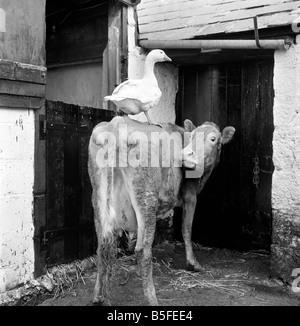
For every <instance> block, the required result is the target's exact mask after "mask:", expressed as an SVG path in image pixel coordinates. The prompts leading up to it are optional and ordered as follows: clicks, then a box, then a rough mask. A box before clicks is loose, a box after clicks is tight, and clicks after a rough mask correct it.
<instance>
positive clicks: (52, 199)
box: [42, 101, 114, 267]
mask: <svg viewBox="0 0 300 326" xmlns="http://www.w3.org/2000/svg"><path fill="white" fill-rule="evenodd" d="M113 116H114V113H113V112H112V111H107V110H100V109H93V108H87V107H80V106H78V105H70V104H65V103H62V102H52V101H47V102H46V225H45V226H44V228H43V230H42V245H43V249H44V251H45V261H46V265H47V266H48V267H49V266H52V265H54V264H60V263H67V262H71V261H73V260H75V259H83V258H86V257H88V256H90V255H93V254H95V248H96V238H95V232H94V221H93V210H92V204H91V191H92V190H91V185H90V180H89V176H88V170H87V162H88V143H89V138H90V135H91V132H92V129H93V127H94V126H95V125H96V124H97V123H99V122H101V121H110V119H111V118H112V117H113Z"/></svg>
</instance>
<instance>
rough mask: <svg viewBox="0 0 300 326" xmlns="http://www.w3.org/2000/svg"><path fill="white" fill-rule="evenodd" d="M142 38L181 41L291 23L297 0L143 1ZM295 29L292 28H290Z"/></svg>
mask: <svg viewBox="0 0 300 326" xmlns="http://www.w3.org/2000/svg"><path fill="white" fill-rule="evenodd" d="M137 13H138V23H139V31H140V39H149V40H181V39H193V38H201V37H202V38H203V37H205V36H211V35H214V34H224V33H236V32H245V31H249V30H253V17H254V16H256V15H257V16H258V25H259V26H258V27H259V29H265V28H272V27H280V26H287V25H291V23H292V22H293V20H294V19H295V18H296V17H299V16H300V1H296V0H142V1H141V3H140V4H139V5H138V6H137ZM291 32H292V30H291Z"/></svg>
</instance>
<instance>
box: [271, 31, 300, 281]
mask: <svg viewBox="0 0 300 326" xmlns="http://www.w3.org/2000/svg"><path fill="white" fill-rule="evenodd" d="M274 90H275V101H274V125H275V131H274V140H273V149H274V155H273V160H274V165H275V171H274V175H273V187H272V207H273V245H272V270H273V274H274V275H277V276H279V277H281V278H283V279H284V280H285V281H290V280H292V278H291V275H292V271H293V269H295V268H300V256H299V252H300V36H299V35H298V37H297V44H296V45H295V46H293V47H292V48H291V49H289V50H288V51H276V52H275V68H274Z"/></svg>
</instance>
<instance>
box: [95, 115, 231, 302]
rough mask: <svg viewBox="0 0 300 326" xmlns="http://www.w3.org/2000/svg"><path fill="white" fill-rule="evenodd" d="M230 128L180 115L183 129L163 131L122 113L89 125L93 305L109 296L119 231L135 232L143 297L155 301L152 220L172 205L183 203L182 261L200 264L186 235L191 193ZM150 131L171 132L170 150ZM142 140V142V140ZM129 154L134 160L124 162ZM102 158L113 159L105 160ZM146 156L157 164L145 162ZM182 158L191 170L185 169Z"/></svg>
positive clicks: (191, 209)
mask: <svg viewBox="0 0 300 326" xmlns="http://www.w3.org/2000/svg"><path fill="white" fill-rule="evenodd" d="M124 126H125V127H126V128H125V127H124ZM234 133H235V129H234V128H233V127H226V128H224V130H223V132H222V133H221V132H220V130H219V128H218V127H217V126H216V125H215V124H214V123H211V122H207V123H204V124H203V125H201V126H200V127H198V128H196V127H195V126H194V125H193V123H192V122H191V121H189V120H186V121H185V123H184V128H181V127H178V126H176V125H172V124H167V125H164V131H163V132H162V129H161V128H159V127H158V126H154V125H150V126H149V125H146V124H144V123H140V122H137V121H134V120H131V119H129V118H128V117H127V116H124V117H116V118H114V119H113V120H112V121H111V122H110V123H100V124H99V125H97V126H96V127H95V128H94V130H93V133H92V136H91V139H90V143H89V176H90V180H91V184H92V188H93V194H92V204H93V208H94V219H95V227H96V233H97V239H98V249H97V256H98V265H97V280H96V284H95V289H94V296H93V303H95V304H102V303H105V301H106V300H107V299H108V281H109V276H110V274H111V268H112V262H113V257H114V255H115V243H116V241H115V239H116V236H117V234H118V233H119V231H122V230H126V231H127V232H129V233H134V232H137V242H136V247H135V252H136V257H137V262H138V265H139V267H140V271H141V277H142V282H143V290H144V295H145V298H146V300H147V302H148V304H150V305H157V304H158V302H157V298H156V293H155V288H154V284H153V277H152V243H153V239H154V233H155V227H156V220H157V219H160V218H162V217H163V216H164V215H165V214H166V213H168V212H169V211H170V210H172V209H173V208H174V207H175V206H179V205H182V206H183V216H182V235H183V239H184V243H185V249H186V260H187V267H188V268H189V269H190V270H194V271H199V270H200V269H201V266H200V264H199V263H198V262H197V260H196V258H195V256H194V253H193V249H192V241H191V230H192V224H193V218H194V211H195V207H196V203H197V194H199V193H200V192H201V190H202V188H203V186H204V184H205V182H206V181H207V179H208V178H209V176H210V175H211V173H212V171H213V169H214V167H215V166H216V165H217V164H218V162H219V159H220V152H221V148H222V145H223V144H226V143H228V142H229V141H230V140H231V139H232V137H233V135H234ZM153 134H156V135H159V137H160V139H161V143H164V144H166V143H167V142H168V141H170V139H168V137H169V136H170V135H171V136H172V146H171V147H172V149H173V151H170V150H169V151H168V150H167V149H170V147H168V146H167V147H168V148H166V147H163V145H161V143H156V142H155V141H154V139H153V138H152V137H151V136H152V135H153ZM199 134H201V135H202V138H201V139H202V140H203V144H202V145H203V146H200V147H201V150H199V151H197V150H196V147H195V145H196V144H195V141H196V140H197V135H199ZM173 135H176V136H174V137H173ZM186 135H188V137H186ZM134 136H135V137H134ZM142 139H146V140H145V141H144V142H143V141H142ZM137 140H138V143H139V146H137ZM164 141H166V142H164ZM136 146H137V147H138V150H137V151H136V148H137V147H136ZM183 147H184V149H183V150H180V149H182V148H183ZM150 148H151V151H150V150H149V149H150ZM124 149H125V150H124ZM137 153H138V154H139V155H136V154H137ZM124 154H128V156H126V155H125V160H124V157H123V158H122V155H124ZM167 154H170V155H169V157H168V155H167ZM135 155H136V156H135ZM130 157H131V158H134V159H135V161H134V162H136V160H137V161H138V163H139V164H128V160H129V158H130ZM137 157H138V159H137ZM142 157H143V158H144V160H143V159H142ZM109 158H110V160H111V162H114V163H116V162H117V161H118V164H114V165H111V164H107V163H109V162H108V159H109ZM121 158H122V160H121ZM156 159H158V160H157V161H155V160H156ZM151 160H152V161H151ZM150 161H151V162H152V163H153V162H156V163H157V162H159V164H152V165H151V164H149V162H150ZM143 162H144V163H145V162H146V163H148V165H147V164H143ZM162 162H165V163H166V162H167V163H170V164H165V165H164V164H163V163H162ZM124 163H126V164H124ZM181 163H182V164H183V166H184V167H186V168H189V169H192V170H193V171H185V168H183V167H182V164H181ZM188 176H190V177H188Z"/></svg>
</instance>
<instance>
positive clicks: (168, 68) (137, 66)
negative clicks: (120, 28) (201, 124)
mask: <svg viewBox="0 0 300 326" xmlns="http://www.w3.org/2000/svg"><path fill="white" fill-rule="evenodd" d="M128 25H129V26H128V78H141V77H142V76H143V72H144V63H145V58H146V54H147V53H145V52H144V51H143V49H141V48H139V47H137V46H136V42H135V20H134V12H133V8H129V9H128ZM155 75H156V77H157V80H158V86H159V88H160V89H161V91H162V97H161V99H160V102H159V104H158V105H157V106H156V107H155V108H153V109H151V110H150V111H149V115H150V117H151V118H152V119H153V121H155V122H161V123H168V122H170V123H175V119H176V116H175V100H176V93H177V90H178V69H177V68H176V67H175V66H173V65H172V64H169V63H157V64H156V65H155ZM132 118H135V119H137V120H139V121H147V119H146V117H145V114H144V113H140V114H139V115H137V116H132Z"/></svg>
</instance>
